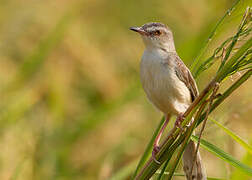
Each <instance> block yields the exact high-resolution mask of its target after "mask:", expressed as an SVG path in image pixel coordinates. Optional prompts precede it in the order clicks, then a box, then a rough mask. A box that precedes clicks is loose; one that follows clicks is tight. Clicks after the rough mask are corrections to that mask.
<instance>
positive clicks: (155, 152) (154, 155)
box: [152, 145, 160, 164]
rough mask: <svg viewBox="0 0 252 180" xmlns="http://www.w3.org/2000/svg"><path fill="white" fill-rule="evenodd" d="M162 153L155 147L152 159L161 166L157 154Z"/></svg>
mask: <svg viewBox="0 0 252 180" xmlns="http://www.w3.org/2000/svg"><path fill="white" fill-rule="evenodd" d="M159 151H160V147H159V146H157V145H154V147H153V150H152V159H153V160H154V161H155V162H156V163H157V164H160V162H159V161H158V160H157V159H156V155H157V153H158V152H159Z"/></svg>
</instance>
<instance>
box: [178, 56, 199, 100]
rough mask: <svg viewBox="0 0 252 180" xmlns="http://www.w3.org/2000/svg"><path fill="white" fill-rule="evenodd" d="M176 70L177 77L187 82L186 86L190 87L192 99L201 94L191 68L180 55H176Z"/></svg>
mask: <svg viewBox="0 0 252 180" xmlns="http://www.w3.org/2000/svg"><path fill="white" fill-rule="evenodd" d="M174 59H175V61H176V63H175V72H176V75H177V77H178V78H179V79H180V80H181V81H182V82H183V83H185V85H186V87H187V88H188V89H189V91H190V94H191V99H192V101H194V99H195V98H196V97H197V96H198V95H199V91H198V88H197V85H196V82H195V80H194V78H193V76H192V74H191V72H190V70H189V69H188V68H187V67H186V65H185V64H184V63H183V61H182V60H181V59H180V58H179V56H178V55H176V56H175V58H174Z"/></svg>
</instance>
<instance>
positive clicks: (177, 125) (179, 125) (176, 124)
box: [175, 114, 185, 131]
mask: <svg viewBox="0 0 252 180" xmlns="http://www.w3.org/2000/svg"><path fill="white" fill-rule="evenodd" d="M184 119H185V117H184V116H183V114H179V115H178V117H177V119H176V122H175V126H176V127H178V128H180V129H181V130H182V131H183V130H184V129H183V127H182V126H181V122H182V121H183V120H184Z"/></svg>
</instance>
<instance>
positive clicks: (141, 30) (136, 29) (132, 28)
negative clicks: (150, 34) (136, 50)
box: [130, 27, 147, 35]
mask: <svg viewBox="0 0 252 180" xmlns="http://www.w3.org/2000/svg"><path fill="white" fill-rule="evenodd" d="M130 30H132V31H135V32H138V33H139V34H141V35H147V33H146V31H145V30H144V29H143V28H142V27H131V28H130Z"/></svg>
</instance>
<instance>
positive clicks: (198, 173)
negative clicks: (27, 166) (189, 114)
mask: <svg viewBox="0 0 252 180" xmlns="http://www.w3.org/2000/svg"><path fill="white" fill-rule="evenodd" d="M130 30H132V31H135V32H138V33H139V34H140V35H141V37H142V39H143V42H144V44H145V51H144V53H143V56H142V60H141V64H140V79H141V83H142V86H143V89H144V91H145V93H146V94H147V97H148V99H149V100H150V101H151V102H152V103H153V104H154V106H156V107H157V108H158V109H159V110H160V111H162V112H163V113H164V115H165V118H166V120H165V123H164V124H163V126H162V128H161V130H160V132H159V133H158V135H157V137H156V139H155V141H154V147H153V151H152V157H153V160H154V161H156V162H157V163H159V162H158V161H157V160H156V158H155V155H156V154H157V153H158V151H159V150H160V147H159V140H160V138H161V136H162V133H163V132H164V129H165V127H166V126H167V124H168V122H169V120H170V117H171V116H172V115H175V116H177V119H176V123H175V125H176V126H179V127H180V123H181V121H182V120H183V113H184V112H185V111H186V110H187V108H188V107H189V106H190V104H191V103H192V101H194V99H195V98H196V97H197V96H198V89H197V85H196V83H195V80H194V78H193V76H192V74H191V72H190V70H189V69H188V68H187V67H186V66H185V64H184V63H183V61H182V60H181V59H180V58H179V56H178V54H177V52H176V49H175V45H174V40H173V35H172V31H171V30H170V29H169V28H168V27H167V26H166V25H164V24H162V23H147V24H144V25H143V26H141V27H131V28H130ZM195 151H196V145H195V144H194V142H192V141H190V142H189V144H188V145H187V147H186V149H185V152H184V155H183V164H184V171H185V173H186V176H187V179H206V175H205V174H206V173H205V169H204V167H203V165H202V162H201V157H200V154H199V152H198V153H197V156H196V161H195V165H194V169H193V172H192V176H191V177H189V176H190V175H189V174H190V173H189V172H190V169H191V167H192V163H193V156H194V154H195Z"/></svg>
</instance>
